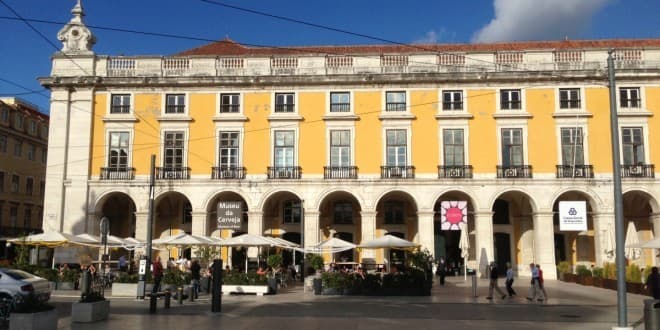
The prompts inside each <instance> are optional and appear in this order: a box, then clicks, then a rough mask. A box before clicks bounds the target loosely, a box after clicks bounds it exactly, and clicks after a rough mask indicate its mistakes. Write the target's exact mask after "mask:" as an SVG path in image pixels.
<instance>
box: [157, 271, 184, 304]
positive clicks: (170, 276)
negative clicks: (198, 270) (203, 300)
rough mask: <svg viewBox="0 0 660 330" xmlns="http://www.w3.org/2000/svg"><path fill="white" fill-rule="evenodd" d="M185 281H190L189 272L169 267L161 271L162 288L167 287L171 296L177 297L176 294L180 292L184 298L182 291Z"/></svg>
mask: <svg viewBox="0 0 660 330" xmlns="http://www.w3.org/2000/svg"><path fill="white" fill-rule="evenodd" d="M187 283H190V274H188V273H184V272H182V271H180V270H179V269H177V268H169V269H167V270H165V272H164V273H163V285H164V287H163V288H164V289H168V288H169V289H170V291H171V292H172V293H173V297H178V294H179V293H181V294H182V295H183V299H185V298H186V296H185V294H184V292H185V286H186V285H187Z"/></svg>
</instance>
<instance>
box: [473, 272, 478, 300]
mask: <svg viewBox="0 0 660 330" xmlns="http://www.w3.org/2000/svg"><path fill="white" fill-rule="evenodd" d="M472 297H475V298H476V297H477V275H474V274H472Z"/></svg>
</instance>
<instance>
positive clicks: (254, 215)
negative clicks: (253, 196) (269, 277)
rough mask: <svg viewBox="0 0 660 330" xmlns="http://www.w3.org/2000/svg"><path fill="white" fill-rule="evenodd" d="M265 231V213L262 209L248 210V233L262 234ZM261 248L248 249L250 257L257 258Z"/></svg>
mask: <svg viewBox="0 0 660 330" xmlns="http://www.w3.org/2000/svg"><path fill="white" fill-rule="evenodd" d="M263 232H264V213H263V212H262V211H249V212H248V234H252V235H259V236H262V235H263ZM258 253H259V249H257V248H256V247H251V248H249V249H248V253H247V256H248V258H256V257H257V254H258Z"/></svg>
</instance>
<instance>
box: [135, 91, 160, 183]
mask: <svg viewBox="0 0 660 330" xmlns="http://www.w3.org/2000/svg"><path fill="white" fill-rule="evenodd" d="M161 97H162V95H161V94H135V95H134V101H135V117H136V118H137V119H138V121H137V122H136V123H135V126H134V127H135V129H134V131H135V136H134V137H133V167H135V173H136V174H138V175H148V174H149V166H150V163H151V155H152V154H155V155H156V166H159V165H158V164H160V161H159V160H158V157H159V155H160V149H161V148H160V125H159V123H158V120H157V116H159V115H160V109H161Z"/></svg>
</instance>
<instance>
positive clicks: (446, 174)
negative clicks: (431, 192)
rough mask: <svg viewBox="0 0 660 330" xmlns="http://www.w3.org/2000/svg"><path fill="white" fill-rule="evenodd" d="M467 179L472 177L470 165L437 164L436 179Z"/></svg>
mask: <svg viewBox="0 0 660 330" xmlns="http://www.w3.org/2000/svg"><path fill="white" fill-rule="evenodd" d="M442 178H451V179H461V178H464V179H469V178H472V165H449V166H443V165H440V166H438V179H442Z"/></svg>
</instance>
